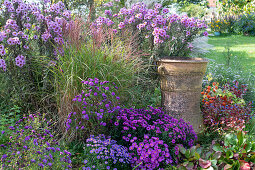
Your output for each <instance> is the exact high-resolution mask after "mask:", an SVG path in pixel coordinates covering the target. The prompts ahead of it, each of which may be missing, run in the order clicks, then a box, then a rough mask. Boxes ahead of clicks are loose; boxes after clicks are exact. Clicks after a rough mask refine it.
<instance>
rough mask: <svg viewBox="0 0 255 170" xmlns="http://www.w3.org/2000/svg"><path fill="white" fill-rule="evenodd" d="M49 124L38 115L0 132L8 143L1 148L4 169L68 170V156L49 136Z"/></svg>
mask: <svg viewBox="0 0 255 170" xmlns="http://www.w3.org/2000/svg"><path fill="white" fill-rule="evenodd" d="M51 127H52V124H51V122H47V120H46V119H44V118H43V117H41V116H40V115H35V114H33V115H29V116H28V117H23V118H22V119H20V120H19V121H18V122H17V123H16V125H15V126H10V127H9V129H10V130H11V132H10V133H6V132H5V131H2V132H1V135H4V136H6V137H8V138H9V141H7V142H6V143H3V144H1V145H0V150H1V153H0V158H1V162H0V165H1V168H3V169H8V168H11V169H40V168H42V169H45V168H46V169H70V168H72V167H71V163H72V162H71V158H70V157H71V153H70V152H68V151H67V150H62V149H61V148H60V145H59V144H58V142H57V141H56V140H55V139H54V138H53V137H54V136H53V135H54V134H53V133H51V131H52V129H51Z"/></svg>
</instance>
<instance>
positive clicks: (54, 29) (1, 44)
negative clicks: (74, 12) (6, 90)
mask: <svg viewBox="0 0 255 170" xmlns="http://www.w3.org/2000/svg"><path fill="white" fill-rule="evenodd" d="M42 4H43V7H42V8H40V7H39V4H38V3H26V2H23V1H22V0H13V1H9V0H5V1H4V3H3V6H2V9H3V12H2V13H3V16H4V17H3V18H4V21H5V25H4V26H3V30H1V32H0V56H1V58H2V59H1V61H0V67H1V68H2V69H3V70H4V71H6V70H7V69H8V68H9V70H12V69H13V66H14V65H16V66H18V67H23V66H24V65H25V64H26V63H27V62H26V60H28V59H29V58H30V57H31V50H33V51H34V50H36V46H35V45H32V42H36V43H37V44H38V47H39V49H37V50H38V51H39V52H40V54H41V55H43V54H46V55H47V56H53V54H55V55H57V53H58V52H59V53H63V49H62V46H63V44H64V39H63V38H64V37H63V32H64V31H65V28H67V27H68V24H69V23H68V22H69V21H70V19H71V13H70V11H68V10H66V9H65V5H64V4H63V3H62V2H61V1H60V2H58V3H56V4H52V5H50V3H49V2H48V1H47V0H45V1H44V3H42ZM44 9H45V10H44ZM46 49H47V50H46ZM29 50H30V51H29ZM51 58H53V57H51ZM7 62H8V65H7V64H6V63H7Z"/></svg>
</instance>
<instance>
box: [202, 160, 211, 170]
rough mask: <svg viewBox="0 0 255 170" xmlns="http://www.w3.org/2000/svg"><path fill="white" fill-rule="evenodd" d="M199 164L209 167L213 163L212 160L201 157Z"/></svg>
mask: <svg viewBox="0 0 255 170" xmlns="http://www.w3.org/2000/svg"><path fill="white" fill-rule="evenodd" d="M199 165H200V166H201V167H202V168H205V169H206V168H209V167H210V166H211V165H212V163H211V161H209V160H207V161H205V160H203V159H201V158H200V159H199Z"/></svg>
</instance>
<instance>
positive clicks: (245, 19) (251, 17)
mask: <svg viewBox="0 0 255 170" xmlns="http://www.w3.org/2000/svg"><path fill="white" fill-rule="evenodd" d="M234 30H235V32H236V33H238V34H243V35H253V36H254V35H255V14H247V15H242V16H240V18H239V19H238V20H237V21H236V23H235V24H234Z"/></svg>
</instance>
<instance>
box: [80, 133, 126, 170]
mask: <svg viewBox="0 0 255 170" xmlns="http://www.w3.org/2000/svg"><path fill="white" fill-rule="evenodd" d="M84 148H85V149H84V155H85V160H84V162H83V163H84V164H85V165H84V166H82V167H81V168H82V169H90V168H91V169H113V170H117V169H119V170H125V169H130V154H129V152H128V148H127V147H125V146H121V145H118V144H117V141H115V140H112V139H111V138H110V137H106V136H105V135H103V134H100V135H98V136H94V135H91V136H90V137H89V138H88V139H87V140H86V146H85V147H84Z"/></svg>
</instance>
